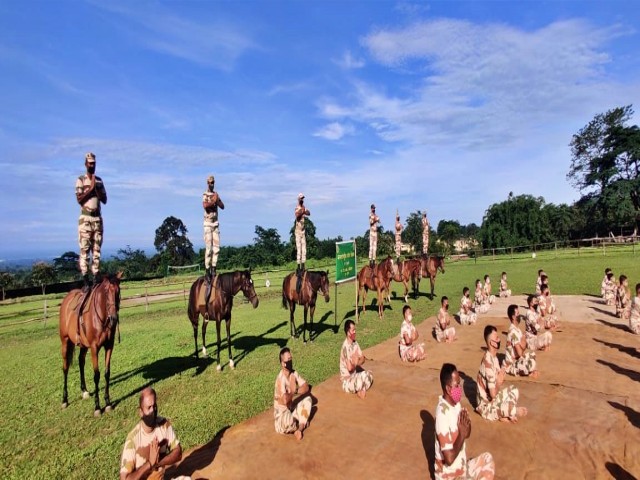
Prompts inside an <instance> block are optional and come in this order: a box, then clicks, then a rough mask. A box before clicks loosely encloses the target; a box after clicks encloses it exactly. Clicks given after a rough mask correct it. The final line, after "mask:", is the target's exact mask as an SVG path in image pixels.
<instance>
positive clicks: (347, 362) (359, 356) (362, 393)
mask: <svg viewBox="0 0 640 480" xmlns="http://www.w3.org/2000/svg"><path fill="white" fill-rule="evenodd" d="M344 333H345V335H346V336H347V338H345V340H344V343H343V344H342V349H341V350H340V380H341V381H342V390H344V391H345V392H347V393H355V394H357V395H358V397H360V398H361V399H363V400H364V398H365V397H366V395H367V390H369V388H371V384H372V383H373V374H372V373H371V372H370V371H368V370H365V369H364V368H362V365H364V362H365V356H364V354H363V353H362V350H361V349H360V345H358V343H357V342H356V324H355V323H354V322H353V320H347V321H346V322H344Z"/></svg>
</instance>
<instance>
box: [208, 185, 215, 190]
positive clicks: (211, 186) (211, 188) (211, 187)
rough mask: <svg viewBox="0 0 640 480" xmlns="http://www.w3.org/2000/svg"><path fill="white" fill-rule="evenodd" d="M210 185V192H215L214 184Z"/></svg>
mask: <svg viewBox="0 0 640 480" xmlns="http://www.w3.org/2000/svg"><path fill="white" fill-rule="evenodd" d="M208 185H209V191H210V192H213V187H214V184H213V183H209V184H208Z"/></svg>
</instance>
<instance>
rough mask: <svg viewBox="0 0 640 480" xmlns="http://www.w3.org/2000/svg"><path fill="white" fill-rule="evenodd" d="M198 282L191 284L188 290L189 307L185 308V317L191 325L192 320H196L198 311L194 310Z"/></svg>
mask: <svg viewBox="0 0 640 480" xmlns="http://www.w3.org/2000/svg"><path fill="white" fill-rule="evenodd" d="M199 280H200V279H198V280H196V281H195V282H193V285H191V288H190V289H189V305H188V306H187V315H188V316H189V320H190V321H191V323H193V322H194V320H197V319H198V311H197V309H196V303H197V297H198V296H197V294H196V292H197V289H198V285H199V284H200V282H199ZM196 326H197V325H196ZM194 328H195V327H194Z"/></svg>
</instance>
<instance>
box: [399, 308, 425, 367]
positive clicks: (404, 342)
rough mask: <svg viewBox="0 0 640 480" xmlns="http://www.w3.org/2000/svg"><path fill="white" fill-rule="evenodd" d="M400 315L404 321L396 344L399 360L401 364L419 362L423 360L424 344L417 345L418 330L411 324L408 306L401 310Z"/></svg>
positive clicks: (410, 313) (411, 317)
mask: <svg viewBox="0 0 640 480" xmlns="http://www.w3.org/2000/svg"><path fill="white" fill-rule="evenodd" d="M402 315H403V317H404V320H403V321H402V326H401V327H400V341H399V343H398V350H399V353H400V358H401V359H402V361H403V362H419V361H420V360H424V358H425V356H426V355H425V353H424V343H418V342H417V340H418V337H419V334H418V330H417V329H416V327H415V325H414V324H413V312H412V311H411V307H410V306H409V305H405V306H404V307H403V308H402Z"/></svg>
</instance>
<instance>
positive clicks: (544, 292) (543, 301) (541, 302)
mask: <svg viewBox="0 0 640 480" xmlns="http://www.w3.org/2000/svg"><path fill="white" fill-rule="evenodd" d="M549 293H550V292H549V286H548V285H547V284H546V283H543V284H542V286H541V287H540V296H539V297H538V312H539V313H540V320H541V321H542V323H543V325H544V328H546V329H547V330H552V331H555V329H556V328H557V327H558V317H556V315H555V314H553V313H551V299H550V297H549Z"/></svg>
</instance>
